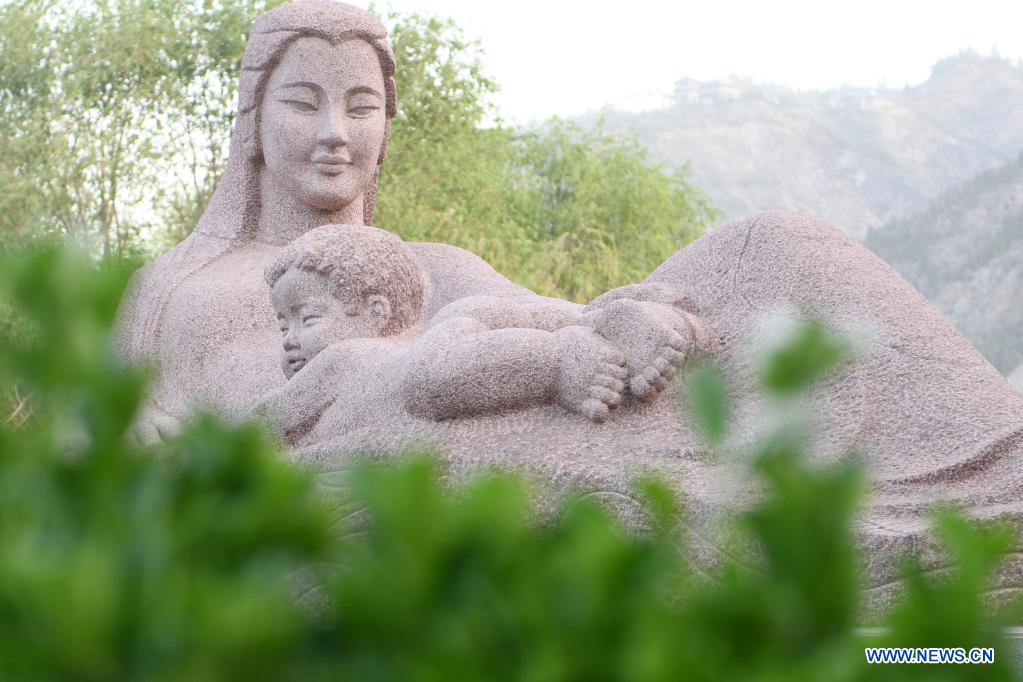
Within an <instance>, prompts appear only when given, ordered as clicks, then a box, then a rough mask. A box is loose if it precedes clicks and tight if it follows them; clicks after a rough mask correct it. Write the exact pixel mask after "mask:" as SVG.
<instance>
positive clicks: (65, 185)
mask: <svg viewBox="0 0 1023 682" xmlns="http://www.w3.org/2000/svg"><path fill="white" fill-rule="evenodd" d="M272 4H279V2H278V3H274V2H267V1H266V0H227V1H225V2H220V3H216V4H214V3H209V2H202V1H200V0H188V1H186V2H178V1H176V0H97V1H96V2H92V3H89V4H78V3H75V4H68V3H61V2H57V1H56V0H29V1H28V2H23V3H8V4H5V5H3V6H2V7H0V33H2V34H3V35H4V36H7V37H9V39H6V40H5V41H4V42H3V44H2V46H0V64H2V65H0V133H2V135H3V145H4V151H5V152H7V153H5V155H4V158H3V159H0V178H4V179H5V180H7V181H8V184H7V187H8V188H9V189H8V191H7V192H5V195H4V197H3V200H2V201H3V203H2V207H3V209H5V210H4V211H3V212H2V215H0V233H2V234H3V235H4V237H5V238H8V239H11V238H19V237H23V236H28V235H35V234H57V235H61V236H64V237H67V238H70V239H72V240H75V241H78V242H80V243H83V244H85V245H87V246H88V247H89V248H90V249H91V250H92V251H93V252H94V253H98V254H100V255H112V254H122V253H125V252H130V251H132V250H135V249H138V248H143V247H144V246H145V244H146V242H147V241H148V240H151V239H152V238H153V236H154V235H158V234H160V233H162V232H164V231H167V232H170V233H171V234H174V235H177V237H178V238H180V237H181V236H184V234H187V230H186V229H184V225H189V226H191V225H194V222H195V218H197V216H198V214H199V212H200V211H201V206H203V205H204V204H205V200H206V199H207V198H208V195H209V193H210V189H211V187H212V186H213V183H214V182H215V180H216V178H217V177H218V176H219V174H220V172H221V170H222V168H223V164H224V162H225V160H226V159H225V150H226V145H227V139H228V137H229V130H230V123H231V119H232V114H233V106H234V101H235V88H236V85H235V81H236V80H237V73H238V69H239V68H240V62H241V55H242V51H243V49H244V45H245V39H246V36H247V32H248V30H249V27H250V26H251V23H252V20H253V19H254V17H255V16H257V15H258V14H259V13H260V12H263V11H265V10H266V9H267V8H268V7H270V6H271V5H272ZM168 223H169V225H168ZM188 229H190V227H189V228H188Z"/></svg>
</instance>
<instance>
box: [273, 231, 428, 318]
mask: <svg viewBox="0 0 1023 682" xmlns="http://www.w3.org/2000/svg"><path fill="white" fill-rule="evenodd" d="M288 270H305V271H307V272H318V273H320V274H321V275H323V276H325V277H326V278H327V290H328V291H329V292H330V295H331V296H333V297H334V298H336V299H337V300H339V301H343V302H346V303H352V304H355V305H357V306H358V305H361V304H362V303H363V301H365V299H366V297H367V296H372V295H379V296H383V297H384V298H386V299H387V302H388V303H389V304H390V306H391V317H390V319H389V320H388V321H387V324H386V325H384V328H383V329H382V330H381V331H380V334H381V336H392V335H394V334H398V333H400V332H402V331H404V330H405V329H408V328H409V327H411V326H413V325H414V324H416V322H418V321H419V317H420V315H421V314H422V312H423V296H424V289H425V284H424V281H425V279H424V274H423V271H422V270H421V269H420V267H419V264H418V263H417V262H416V260H415V258H413V256H412V254H411V253H410V252H409V249H408V247H407V246H405V242H403V241H402V240H401V239H399V238H398V237H397V236H396V235H393V234H391V233H390V232H387V231H385V230H378V229H377V228H375V227H366V226H363V225H323V226H322V227H317V228H315V229H312V230H309V231H308V232H306V233H305V234H303V235H302V236H301V237H299V238H298V239H296V240H295V241H293V242H291V244H289V245H288V246H287V247H286V248H285V249H284V251H282V252H280V253H279V254H277V255H276V256H274V258H273V259H272V260H271V261H270V262H269V263H268V264H267V266H266V269H265V270H264V271H263V277H264V279H266V283H267V284H269V285H270V286H271V287H273V286H274V285H275V284H277V280H279V279H280V278H281V277H283V276H284V273H286V272H287V271H288Z"/></svg>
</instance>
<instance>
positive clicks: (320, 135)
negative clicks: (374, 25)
mask: <svg viewBox="0 0 1023 682" xmlns="http://www.w3.org/2000/svg"><path fill="white" fill-rule="evenodd" d="M385 125H386V117H385V95H384V76H383V72H382V71H381V69H380V61H379V59H378V57H377V54H376V52H375V51H374V49H373V47H372V46H371V45H370V44H369V43H367V42H366V41H364V40H346V41H344V42H342V43H340V44H338V45H332V44H330V43H329V42H327V41H326V40H323V39H320V38H311V37H305V38H299V39H298V40H296V41H295V42H294V43H292V44H291V45H290V46H289V47H288V49H287V51H286V52H285V53H284V57H283V58H282V59H281V61H280V63H279V64H278V65H277V68H276V69H274V72H273V73H272V74H271V76H270V80H269V82H268V83H267V89H266V92H265V94H264V95H263V101H262V104H261V105H260V144H261V146H262V150H263V160H264V162H265V163H266V169H267V172H269V173H270V176H271V178H272V179H274V180H275V181H276V182H277V183H278V184H279V185H280V186H281V187H283V188H284V189H285V191H287V192H288V194H290V195H291V196H292V197H294V198H295V199H297V200H298V201H299V202H301V203H302V204H304V205H306V206H309V207H311V208H316V209H320V210H325V211H338V210H341V209H342V208H344V207H346V206H349V205H351V204H352V203H353V202H355V201H356V200H358V199H359V198H360V197H361V196H362V195H363V194H364V193H365V192H366V191H367V189H369V187H370V185H371V183H372V181H373V175H374V173H375V171H376V163H377V159H378V158H379V155H380V147H381V145H382V144H383V141H384V128H385Z"/></svg>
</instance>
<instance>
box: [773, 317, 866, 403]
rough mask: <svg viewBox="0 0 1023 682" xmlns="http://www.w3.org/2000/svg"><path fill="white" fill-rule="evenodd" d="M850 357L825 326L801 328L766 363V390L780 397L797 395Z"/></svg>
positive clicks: (815, 324) (816, 324) (817, 323)
mask: <svg viewBox="0 0 1023 682" xmlns="http://www.w3.org/2000/svg"><path fill="white" fill-rule="evenodd" d="M848 356H849V347H848V345H847V344H846V343H844V342H843V341H842V340H841V339H839V338H838V337H837V336H835V335H834V334H833V333H832V332H831V331H830V330H829V329H828V328H827V327H826V326H825V325H824V324H823V323H822V322H820V321H818V320H812V321H810V322H807V323H806V324H804V325H802V326H800V327H799V328H798V329H797V330H796V331H795V332H794V333H793V334H792V336H791V338H790V339H788V340H787V341H786V343H784V344H783V345H782V346H781V347H780V348H778V349H776V350H775V351H774V352H772V353H771V354H770V355H769V356H768V358H767V360H766V362H765V363H764V370H763V373H762V376H761V380H762V384H763V386H764V387H765V388H766V389H767V390H768V391H770V392H772V393H776V394H779V395H793V394H795V393H799V392H800V391H804V390H806V389H808V388H810V387H811V386H812V385H813V384H814V383H815V382H816V381H818V380H820V379H821V378H822V377H824V376H825V375H826V374H827V373H828V372H829V371H831V370H833V369H834V368H835V367H837V366H838V365H839V364H841V363H842V362H843V361H844V360H845V359H846V358H847V357H848Z"/></svg>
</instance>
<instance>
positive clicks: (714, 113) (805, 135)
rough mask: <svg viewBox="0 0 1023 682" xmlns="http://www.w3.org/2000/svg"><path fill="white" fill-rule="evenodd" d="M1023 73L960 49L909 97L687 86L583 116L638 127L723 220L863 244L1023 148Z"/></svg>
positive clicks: (720, 84) (906, 93) (739, 84)
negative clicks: (848, 237) (797, 215)
mask: <svg viewBox="0 0 1023 682" xmlns="http://www.w3.org/2000/svg"><path fill="white" fill-rule="evenodd" d="M1021 111H1023V66H1021V65H1020V64H1018V63H1016V62H1012V61H1010V60H1006V59H1001V58H999V57H981V56H978V55H977V54H975V53H972V52H964V53H962V54H960V55H958V56H956V57H950V58H948V59H944V60H942V61H940V62H938V63H937V64H935V66H934V67H933V69H932V72H931V75H930V78H929V79H928V80H927V81H926V82H924V83H922V84H920V85H917V86H914V87H907V88H904V89H884V88H878V89H862V88H842V89H838V90H831V91H820V92H815V91H810V92H799V91H794V90H791V89H787V88H784V87H780V86H773V85H764V84H756V83H753V82H751V81H744V80H738V79H726V80H722V81H714V82H703V83H699V82H696V81H692V80H689V79H686V80H682V81H679V82H678V84H677V86H676V90H675V93H674V97H673V98H672V103H671V105H670V106H668V107H666V108H663V109H660V110H656V111H647V112H641V113H625V112H618V111H612V110H605V111H603V112H600V113H595V114H590V115H587V116H585V117H583V122H584V123H588V124H595V123H596V122H597V121H598V120H603V122H604V126H605V127H606V128H607V129H609V130H612V131H618V130H630V131H632V132H634V133H635V134H636V135H637V136H638V137H639V139H640V140H641V141H642V142H644V143H645V144H646V145H647V146H648V147H649V148H650V149H651V151H652V152H653V153H654V155H655V156H656V157H657V158H658V159H659V160H661V161H664V162H666V163H667V164H668V165H670V166H672V167H676V168H677V167H680V166H683V165H684V164H686V163H689V165H690V166H691V169H692V181H693V183H694V184H696V185H697V186H699V187H701V188H703V189H704V190H705V191H707V192H708V193H709V194H710V196H711V198H712V199H713V200H714V202H715V203H716V205H717V206H718V207H719V208H721V209H722V210H723V211H724V212H725V214H726V215H728V216H733V215H739V214H743V213H749V212H753V211H759V210H766V209H772V208H784V209H794V210H805V211H809V212H811V213H814V214H816V215H819V216H821V217H824V218H826V219H828V220H831V221H833V222H835V223H836V224H838V225H839V226H841V227H843V228H844V229H846V230H847V231H849V232H850V233H851V234H853V235H854V236H856V237H857V238H863V237H864V236H866V234H867V233H868V232H869V231H870V230H871V229H873V228H879V227H881V226H882V225H884V224H886V223H888V222H891V221H893V220H897V219H900V218H904V217H906V216H909V215H912V214H914V213H917V212H920V211H924V210H925V209H926V208H927V207H928V206H929V205H930V203H931V202H932V201H934V200H936V199H937V198H938V197H939V196H941V195H942V193H944V192H946V191H949V190H951V189H953V188H954V187H956V186H957V185H960V184H962V183H964V182H966V181H968V180H970V179H971V178H973V177H974V176H976V175H978V174H979V173H982V172H984V171H987V170H991V169H993V168H996V167H998V166H1001V165H1003V164H1006V163H1008V162H1010V161H1012V159H1014V158H1015V156H1016V154H1017V153H1018V152H1019V151H1020V150H1021V149H1023V116H1020V112H1021Z"/></svg>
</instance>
